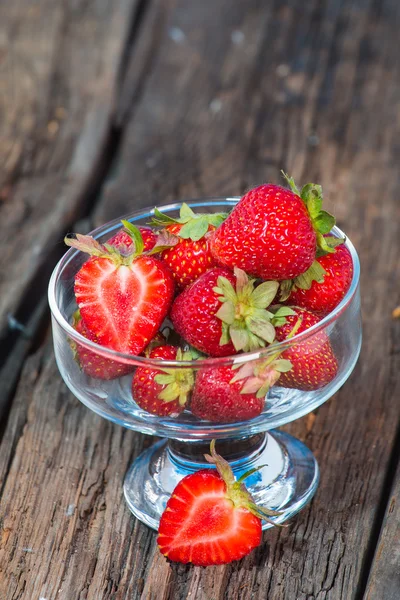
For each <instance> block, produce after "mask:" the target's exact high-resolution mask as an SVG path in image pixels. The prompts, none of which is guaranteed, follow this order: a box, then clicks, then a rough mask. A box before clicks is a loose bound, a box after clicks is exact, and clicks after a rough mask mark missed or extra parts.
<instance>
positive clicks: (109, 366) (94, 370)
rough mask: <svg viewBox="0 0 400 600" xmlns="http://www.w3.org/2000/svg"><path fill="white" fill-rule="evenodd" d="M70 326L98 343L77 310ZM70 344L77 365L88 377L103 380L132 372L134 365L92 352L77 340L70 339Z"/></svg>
mask: <svg viewBox="0 0 400 600" xmlns="http://www.w3.org/2000/svg"><path fill="white" fill-rule="evenodd" d="M72 326H73V328H74V329H75V330H76V331H77V332H78V333H80V334H81V335H83V337H85V338H87V339H88V340H91V341H92V342H96V343H98V340H97V339H96V336H94V335H92V334H91V333H90V331H89V330H88V329H87V328H86V326H85V324H84V322H83V321H82V318H81V316H80V313H79V310H77V311H76V312H75V313H74V316H73V323H72ZM70 345H71V348H72V350H73V351H74V354H75V357H76V360H77V362H78V363H79V366H80V367H81V369H82V371H83V372H84V373H86V375H88V376H89V377H94V378H95V379H104V380H110V379H117V378H118V377H124V375H128V374H129V373H132V371H133V370H134V367H132V366H131V365H128V364H125V363H123V362H120V361H117V360H112V359H110V358H106V357H104V356H102V355H101V354H98V353H96V352H93V350H89V349H88V348H85V346H83V345H82V344H79V343H77V342H74V341H71V342H70Z"/></svg>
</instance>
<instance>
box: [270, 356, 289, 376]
mask: <svg viewBox="0 0 400 600" xmlns="http://www.w3.org/2000/svg"><path fill="white" fill-rule="evenodd" d="M273 367H274V369H275V370H276V371H279V373H287V372H288V371H291V370H292V369H293V365H292V363H291V362H290V360H286V359H284V358H280V359H278V360H276V361H274V363H273Z"/></svg>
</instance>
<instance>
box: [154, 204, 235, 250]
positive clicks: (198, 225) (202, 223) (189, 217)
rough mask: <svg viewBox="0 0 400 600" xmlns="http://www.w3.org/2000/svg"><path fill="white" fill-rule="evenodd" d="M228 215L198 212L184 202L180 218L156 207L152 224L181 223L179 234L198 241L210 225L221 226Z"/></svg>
mask: <svg viewBox="0 0 400 600" xmlns="http://www.w3.org/2000/svg"><path fill="white" fill-rule="evenodd" d="M227 216H228V215H227V213H214V214H212V213H210V214H196V213H195V212H193V211H192V209H191V208H190V206H188V205H187V204H185V202H184V203H183V204H182V206H181V209H180V212H179V218H178V219H172V218H171V217H169V216H168V215H164V214H163V213H162V212H160V211H159V210H158V208H155V209H154V217H153V219H152V220H151V225H155V226H158V227H159V226H161V227H168V225H174V224H177V223H178V224H181V225H182V227H181V229H180V230H179V233H178V236H179V237H180V238H182V239H191V240H193V241H194V242H197V241H198V240H200V239H201V238H202V237H204V236H205V234H206V233H207V231H208V228H209V226H210V225H213V226H214V227H219V226H220V225H221V223H222V222H223V221H224V220H225V219H226V217H227Z"/></svg>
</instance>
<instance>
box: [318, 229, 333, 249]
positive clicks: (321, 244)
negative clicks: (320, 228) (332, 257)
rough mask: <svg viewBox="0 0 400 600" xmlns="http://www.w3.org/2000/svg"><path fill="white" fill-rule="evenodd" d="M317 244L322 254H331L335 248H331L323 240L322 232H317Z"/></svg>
mask: <svg viewBox="0 0 400 600" xmlns="http://www.w3.org/2000/svg"><path fill="white" fill-rule="evenodd" d="M317 246H318V250H322V252H323V253H324V254H333V252H335V248H331V247H330V246H329V244H327V242H326V241H325V237H324V236H323V235H322V233H318V232H317Z"/></svg>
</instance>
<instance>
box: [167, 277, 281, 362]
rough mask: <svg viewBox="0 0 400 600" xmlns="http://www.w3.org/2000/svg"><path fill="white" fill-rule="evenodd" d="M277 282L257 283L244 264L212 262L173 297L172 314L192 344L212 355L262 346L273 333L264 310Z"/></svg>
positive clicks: (270, 314) (177, 325)
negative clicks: (231, 266)
mask: <svg viewBox="0 0 400 600" xmlns="http://www.w3.org/2000/svg"><path fill="white" fill-rule="evenodd" d="M278 286H279V284H278V283H277V282H275V281H268V282H264V283H262V284H260V285H259V286H257V287H255V280H254V279H249V278H248V277H247V275H246V273H244V272H243V271H241V270H240V269H235V271H234V273H232V272H231V271H229V269H223V268H219V267H214V268H213V269H210V270H209V271H207V272H206V273H204V274H203V275H201V277H199V278H198V279H196V281H195V282H193V283H192V284H191V285H190V286H188V287H187V288H186V289H185V290H184V291H183V292H182V293H181V294H180V295H179V296H178V297H177V298H176V299H175V301H174V303H173V305H172V308H171V313H170V317H171V320H172V323H173V325H174V327H175V330H176V331H177V332H178V333H179V334H180V335H181V336H182V337H183V338H184V339H185V340H186V341H187V342H188V343H189V344H191V345H192V346H193V347H194V348H197V350H200V352H204V353H205V354H209V355H210V356H229V355H230V354H235V353H236V352H239V351H240V350H243V351H248V350H254V349H257V348H261V347H263V346H265V345H266V344H267V343H271V342H272V341H273V340H274V338H275V330H274V327H273V325H272V324H271V322H270V320H271V318H272V317H273V314H272V313H270V312H269V311H268V310H266V309H267V307H268V306H269V304H270V303H271V302H272V300H273V298H274V297H275V295H276V291H277V289H278Z"/></svg>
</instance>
